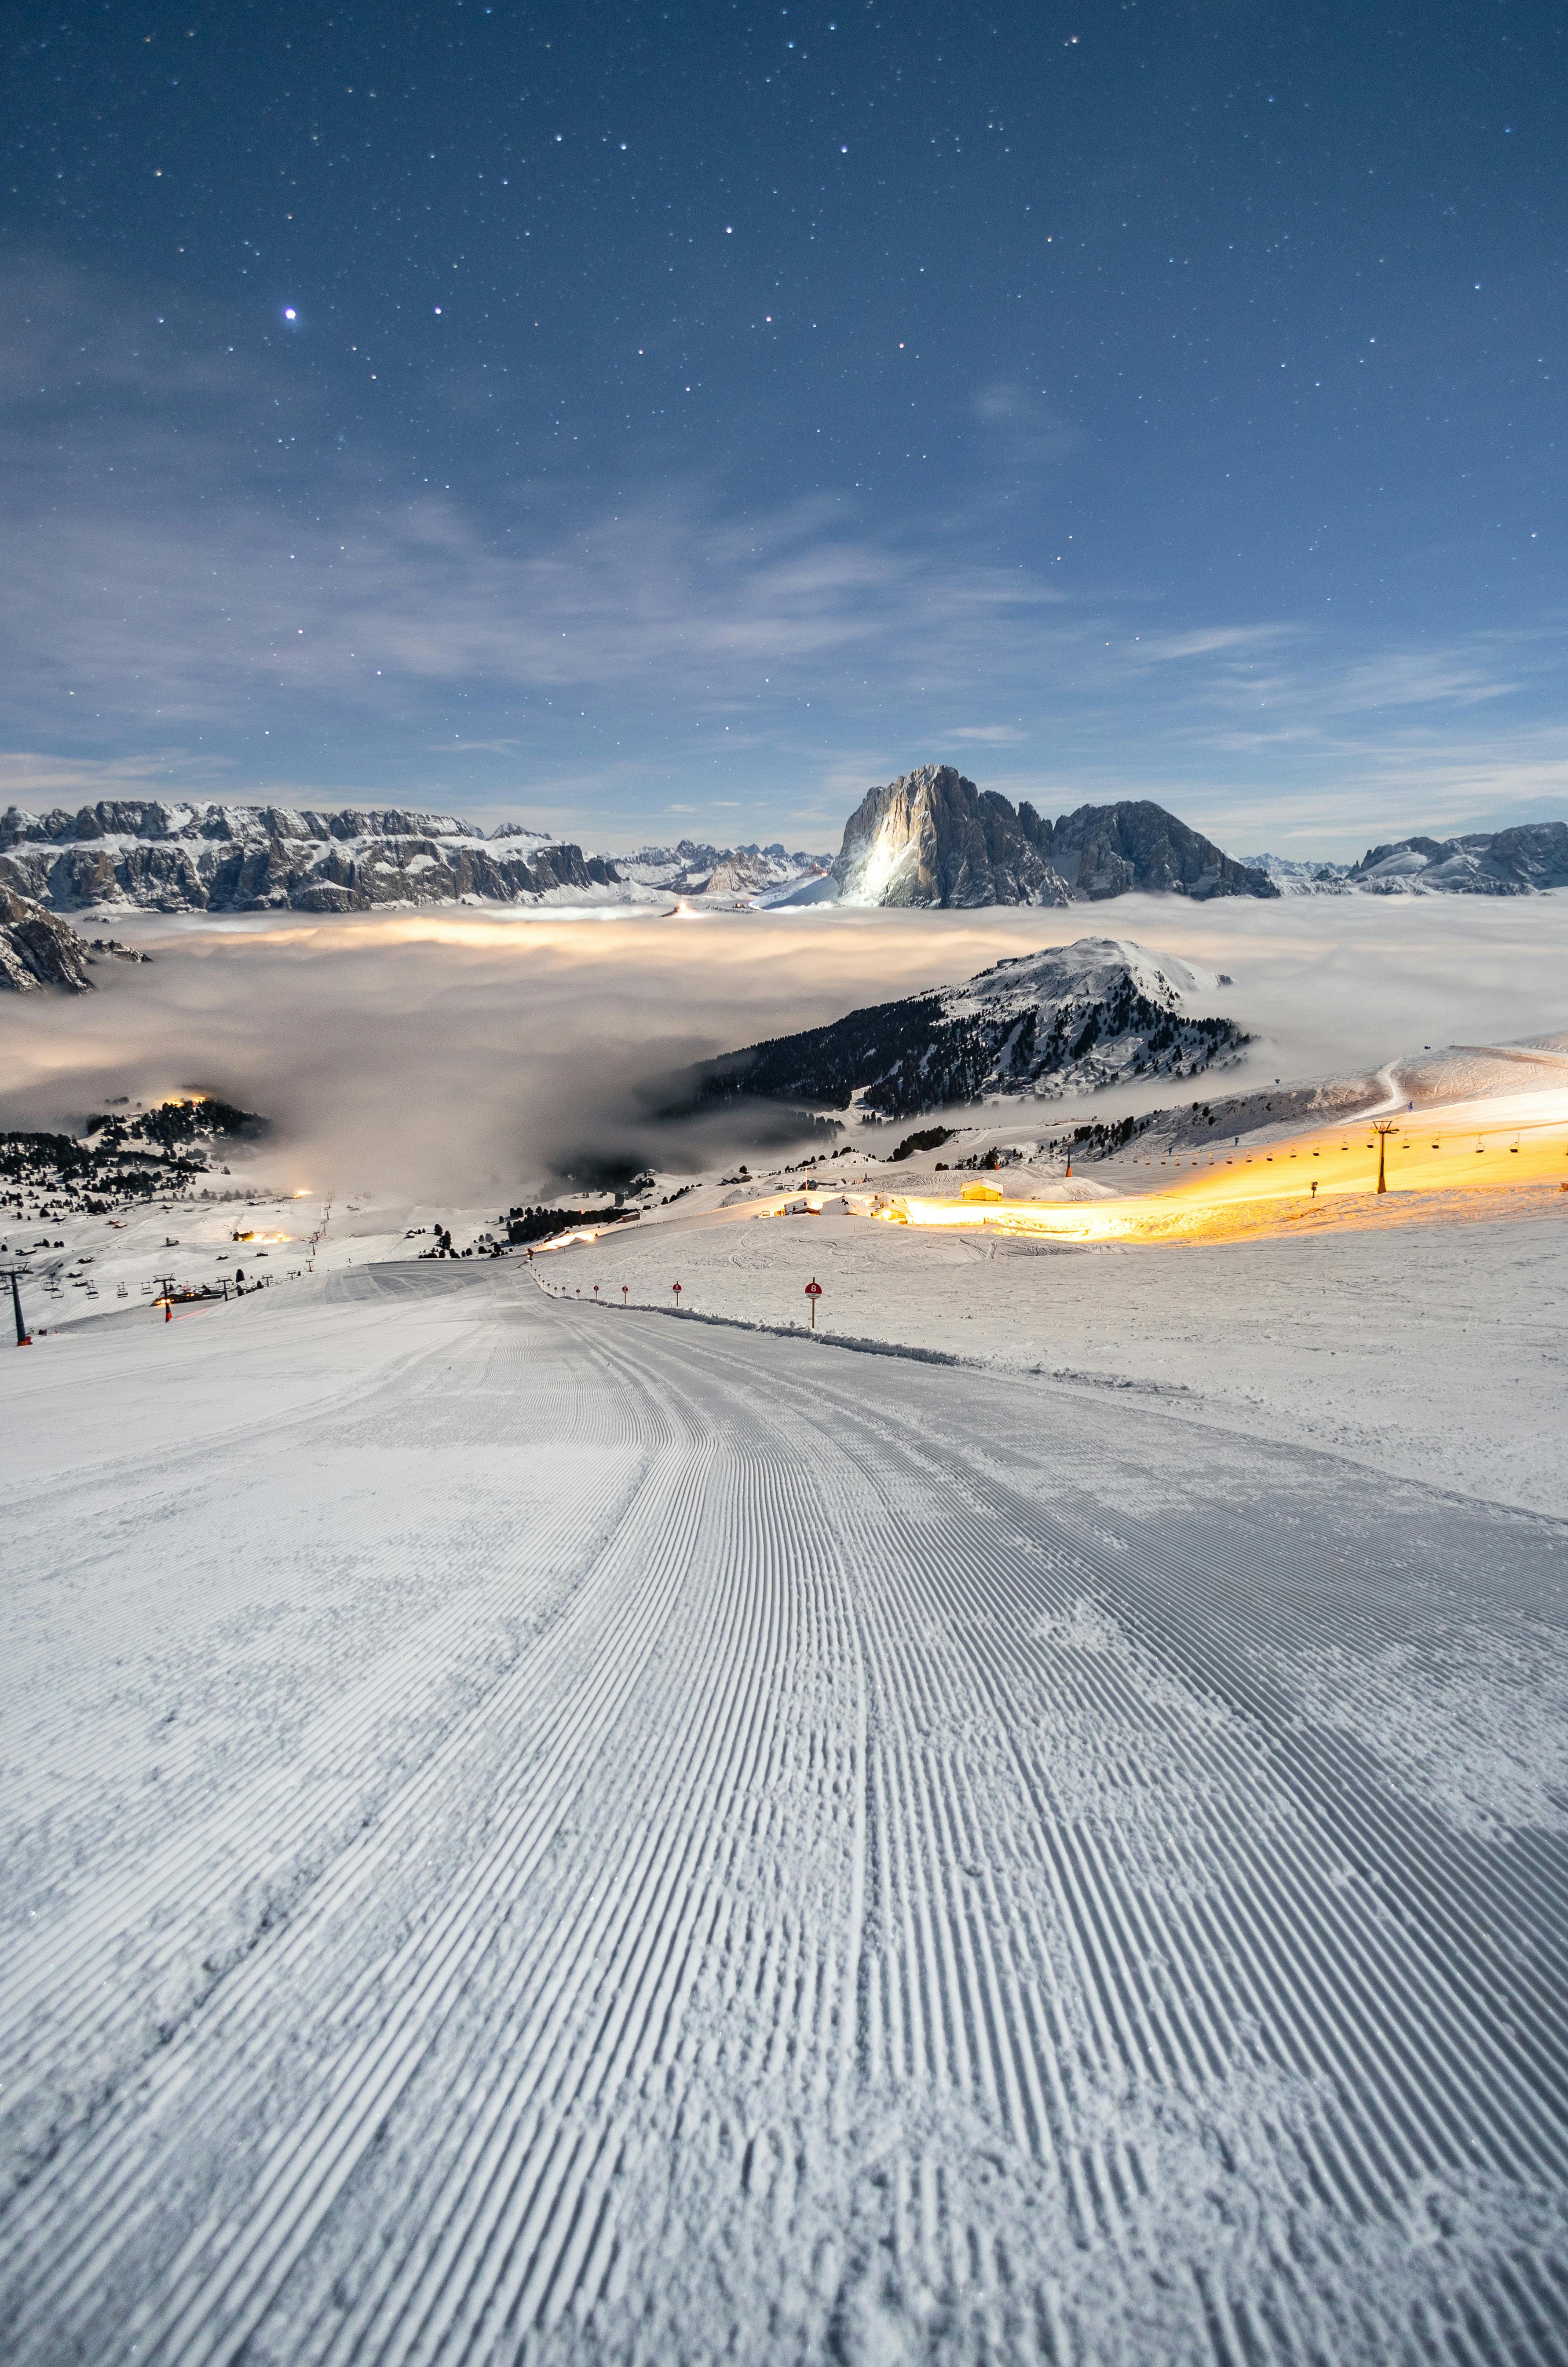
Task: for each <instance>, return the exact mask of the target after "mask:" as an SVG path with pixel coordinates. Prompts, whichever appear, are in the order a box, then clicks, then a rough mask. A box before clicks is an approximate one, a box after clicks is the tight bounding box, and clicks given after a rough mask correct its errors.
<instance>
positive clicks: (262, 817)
mask: <svg viewBox="0 0 1568 2367" xmlns="http://www.w3.org/2000/svg"><path fill="white" fill-rule="evenodd" d="M826 871H827V865H826V862H825V861H824V860H823V859H822V858H821V857H819V856H817V855H807V854H804V853H796V854H793V855H792V854H790V853H788V852H786V850H785V848H784V846H783V844H775V845H773V846H756V845H751V846H739V847H736V846H708V845H699V844H696V843H694V841H692V840H690V839H682V841H681V842H680V844H679V845H678V846H673V847H665V846H647V847H644V848H642V849H641V850H640V851H639V852H638V853H637V854H636V855H627V856H616V855H585V854H584V853H583V851H582V849H581V846H579V845H578V844H575V842H573V841H571V840H570V839H556V838H552V837H550V836H549V834H548V833H547V832H544V831H537V830H530V829H528V828H526V827H525V825H524V824H522V823H519V822H502V823H501V824H500V825H499V827H498V828H497V829H495V830H493V831H491V832H489V833H488V834H487V833H486V832H484V831H482V830H480V829H479V826H478V825H477V824H476V823H474V822H467V821H459V820H457V817H456V816H455V815H453V814H440V813H426V812H423V811H422V810H415V809H408V808H403V807H397V806H344V807H343V808H341V809H334V810H330V811H317V810H312V809H308V808H301V809H297V808H294V807H289V806H276V805H267V806H260V805H245V804H220V803H217V802H215V801H197V802H196V803H181V802H177V801H174V800H164V799H159V798H105V799H103V800H101V801H100V802H99V803H97V804H96V805H91V806H82V807H80V808H78V809H77V810H76V811H74V812H71V811H69V810H66V809H65V808H63V807H57V808H55V809H54V810H53V811H51V812H49V813H44V814H34V813H28V812H25V811H24V810H22V808H21V807H19V806H12V807H10V808H9V809H8V810H7V811H6V813H4V814H0V883H4V884H5V885H6V886H7V887H9V888H11V889H13V890H14V891H16V892H17V893H18V894H20V895H24V896H28V897H30V898H32V899H34V900H36V901H37V902H39V903H41V904H43V905H45V906H47V907H48V908H49V909H51V910H52V911H54V912H85V911H89V910H93V909H103V908H105V907H114V906H117V905H118V906H123V907H128V908H131V909H137V908H140V909H141V910H144V911H151V912H265V911H269V910H272V909H275V908H276V907H279V906H287V907H288V908H289V909H290V910H292V911H295V912H365V911H367V910H369V909H371V908H372V907H374V906H377V905H386V904H429V903H442V902H453V901H457V900H460V899H463V898H473V897H478V898H479V899H481V900H484V901H486V902H492V903H502V904H523V903H529V904H551V903H568V902H570V903H581V902H584V901H593V902H601V903H649V902H656V901H658V900H659V899H660V897H661V896H664V895H694V896H701V895H707V896H712V897H714V898H715V899H724V898H730V899H733V900H736V901H749V900H751V899H752V898H754V897H758V896H763V897H772V896H773V895H776V894H777V893H779V892H780V891H787V890H788V889H791V888H794V887H797V886H799V885H800V884H801V883H802V882H803V881H806V880H809V879H817V878H822V877H824V876H825V874H826Z"/></svg>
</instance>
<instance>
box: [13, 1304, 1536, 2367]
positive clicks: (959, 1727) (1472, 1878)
mask: <svg viewBox="0 0 1568 2367" xmlns="http://www.w3.org/2000/svg"><path fill="white" fill-rule="evenodd" d="M304 1287H305V1288H306V1289H308V1290H309V1292H310V1294H311V1295H310V1297H305V1296H302V1295H285V1294H279V1293H273V1294H270V1295H269V1296H267V1297H262V1298H259V1299H256V1300H253V1301H250V1302H247V1303H245V1304H243V1306H239V1307H231V1308H224V1309H216V1310H214V1311H213V1312H211V1313H209V1314H202V1315H198V1316H193V1317H191V1318H188V1319H185V1320H183V1321H181V1322H177V1323H175V1324H173V1325H169V1326H167V1327H164V1326H160V1325H157V1324H156V1323H152V1322H141V1321H139V1320H137V1319H129V1320H127V1321H125V1322H123V1323H120V1324H118V1325H107V1326H104V1327H102V1328H100V1329H99V1331H97V1332H96V1335H93V1336H91V1337H89V1336H87V1335H84V1336H83V1337H81V1338H80V1339H78V1340H76V1341H73V1342H62V1343H61V1344H60V1345H59V1347H58V1349H49V1350H46V1351H39V1352H34V1353H33V1354H32V1355H31V1356H26V1355H24V1356H14V1357H12V1358H10V1359H9V1360H7V1362H6V1365H5V1366H4V1367H0V1373H3V1379H0V1387H4V1390H5V1406H4V1418H5V1421H6V1435H7V1437H8V1439H10V1440H11V1441H12V1443H13V1445H14V1448H15V1450H16V1452H15V1453H14V1454H13V1456H12V1458H11V1460H10V1464H9V1472H10V1478H9V1481H8V1487H7V1501H6V1529H7V1535H8V1537H9V1538H10V1539H11V1541H12V1543H13V1546H14V1548H15V1550H14V1552H13V1553H12V1555H11V1556H10V1557H9V1559H8V1569H7V1583H8V1591H9V1599H10V1610H11V1634H12V1649H11V1651H10V1653H9V1654H8V1656H7V1664H6V1686H7V1692H8V1717H7V1733H8V1737H9V1744H8V1757H9V1760H10V1762H11V1792H12V1813H11V1816H10V1818H9V1819H8V1824H7V1852H8V1863H7V1866H6V1877H7V1878H6V1883H5V1886H4V1893H3V1896H4V1898H5V1901H6V1908H5V1911H6V1917H7V1920H8V1925H9V1928H8V1931H7V1935H6V1948H5V1951H4V1956H3V1959H0V1966H3V1969H0V2056H3V2059H4V2065H5V2068H4V2073H3V2075H0V2076H3V2079H4V2136H5V2166H6V2189H7V2192H8V2196H9V2200H8V2205H7V2207H6V2212H5V2216H4V2220H3V2222H0V2247H3V2250H0V2275H3V2277H4V2300H3V2303H0V2306H3V2307H4V2310H5V2322H6V2327H7V2329H8V2342H9V2348H10V2351H11V2354H12V2355H13V2356H16V2357H18V2358H22V2359H26V2360H27V2361H56V2360H59V2361H64V2360H67V2359H69V2360H73V2361H74V2360H79V2359H84V2358H89V2359H91V2360H93V2361H95V2362H104V2367H110V2362H118V2361H130V2360H131V2359H133V2358H134V2359H136V2360H138V2361H171V2362H172V2361H178V2362H180V2367H195V2362H200V2361H220V2360H221V2361H232V2360H234V2359H236V2358H239V2357H242V2356H243V2358H245V2359H246V2360H257V2361H259V2360H276V2361H288V2362H290V2367H298V2362H302V2361H328V2360H344V2361H346V2360H349V2359H353V2360H355V2361H400V2362H401V2361H414V2360H424V2359H436V2358H449V2359H455V2358H466V2359H472V2360H485V2361H502V2360H506V2361H523V2360H528V2361H557V2360H559V2361H610V2360H614V2361H649V2362H650V2367H651V2362H654V2361H660V2362H663V2361H670V2360H673V2359H682V2358H685V2359H693V2360H697V2359H702V2360H707V2359H713V2358H718V2357H733V2358H736V2359H744V2360H747V2361H794V2360H807V2359H822V2358H825V2357H839V2358H842V2359H848V2360H853V2361H890V2360H899V2359H934V2360H942V2361H946V2360H954V2361H956V2360H970V2359H975V2360H978V2359H981V2358H986V2359H990V2360H998V2359H1019V2360H1024V2359H1035V2358H1039V2357H1041V2356H1054V2357H1055V2358H1058V2359H1064V2360H1065V2359H1077V2360H1081V2361H1126V2362H1138V2363H1139V2367H1142V2362H1145V2361H1153V2360H1158V2361H1189V2360H1190V2361H1198V2360H1205V2361H1207V2360H1214V2361H1219V2360H1227V2361H1235V2360H1241V2359H1250V2360H1258V2361H1263V2360H1281V2361H1283V2360H1303V2359H1308V2358H1311V2359H1314V2360H1318V2361H1368V2360H1373V2359H1375V2360H1379V2361H1382V2360H1416V2359H1423V2358H1431V2359H1438V2358H1441V2359H1444V2360H1448V2359H1451V2358H1455V2357H1461V2356H1472V2357H1476V2358H1483V2357H1491V2358H1505V2357H1506V2358H1508V2359H1511V2360H1523V2359H1538V2360H1543V2361H1544V2360H1547V2359H1551V2358H1560V2357H1561V2356H1562V2345H1563V2342H1564V2339H1565V2337H1568V2314H1565V2309H1564V2300H1563V2293H1564V2285H1563V2273H1564V2264H1565V2245H1568V2225H1565V2214H1564V2174H1565V2172H1568V2127H1565V2121H1564V2106H1565V2103H1568V2083H1565V2080H1564V2074H1563V2068H1562V2065H1563V2039H1564V2035H1565V2033H1564V2027H1563V2023H1564V2014H1563V1994H1562V1980H1561V1896H1562V1882H1563V1876H1564V1873H1565V1871H1568V1867H1565V1863H1564V1855H1565V1848H1568V1842H1565V1837H1564V1832H1563V1821H1564V1818H1563V1805H1564V1804H1563V1795H1562V1768H1561V1765H1560V1760H1561V1755H1562V1740H1561V1738H1562V1733H1563V1732H1564V1730H1565V1721H1568V1655H1565V1653H1564V1648H1563V1634H1562V1574H1563V1572H1562V1558H1563V1537H1562V1531H1561V1530H1560V1529H1559V1528H1558V1527H1557V1526H1556V1525H1555V1524H1553V1523H1542V1522H1540V1521H1539V1520H1535V1519H1528V1518H1522V1517H1519V1516H1517V1515H1514V1514H1508V1513H1505V1512H1499V1511H1497V1510H1496V1509H1495V1508H1492V1507H1487V1506H1484V1505H1473V1504H1466V1503H1463V1502H1460V1501H1455V1500H1453V1499H1451V1498H1447V1497H1444V1496H1442V1495H1440V1494H1437V1493H1434V1492H1432V1491H1429V1490H1427V1489H1420V1488H1416V1487H1401V1486H1394V1485H1390V1484H1389V1483H1387V1482H1377V1483H1371V1484H1370V1483H1369V1482H1368V1480H1367V1479H1366V1478H1365V1476H1364V1475H1362V1474H1360V1473H1359V1472H1357V1471H1355V1470H1354V1469H1352V1468H1349V1467H1347V1466H1345V1465H1343V1464H1341V1463H1339V1462H1337V1461H1336V1460H1334V1459H1333V1458H1329V1457H1325V1456H1322V1455H1314V1454H1311V1453H1309V1452H1305V1451H1303V1450H1302V1449H1300V1448H1296V1447H1292V1446H1287V1445H1280V1446H1275V1447H1270V1448H1267V1449H1264V1448H1260V1447H1259V1446H1258V1444H1257V1443H1256V1442H1241V1441H1238V1440H1236V1439H1235V1438H1234V1437H1232V1436H1230V1435H1228V1434H1227V1433H1225V1432H1224V1431H1223V1430H1221V1429H1218V1428H1215V1429H1211V1430H1209V1431H1207V1432H1205V1433H1203V1434H1202V1436H1201V1439H1200V1437H1199V1435H1198V1433H1196V1432H1195V1431H1194V1430H1193V1429H1192V1428H1190V1427H1189V1426H1182V1425H1176V1424H1173V1423H1171V1422H1170V1421H1168V1420H1167V1419H1165V1418H1164V1417H1163V1416H1162V1415H1161V1414H1160V1413H1159V1412H1158V1411H1157V1410H1146V1409H1144V1408H1142V1407H1137V1406H1133V1405H1129V1404H1127V1403H1125V1402H1123V1403H1122V1404H1120V1405H1118V1406H1117V1408H1116V1409H1115V1412H1114V1416H1113V1417H1112V1416H1111V1415H1110V1414H1108V1412H1107V1410H1106V1409H1105V1407H1104V1406H1103V1405H1102V1404H1099V1403H1091V1402H1089V1401H1086V1400H1085V1399H1081V1398H1078V1397H1077V1396H1075V1395H1074V1394H1072V1393H1071V1392H1070V1391H1067V1390H1064V1389H1055V1388H1052V1387H1050V1386H1049V1385H1046V1384H1043V1383H1040V1382H1032V1383H1021V1382H1019V1381H1017V1380H1013V1381H1003V1380H1000V1379H991V1378H987V1377H986V1376H976V1375H970V1374H964V1375H963V1376H956V1375H954V1374H953V1372H951V1371H942V1370H940V1369H933V1368H931V1367H927V1366H921V1365H908V1364H902V1363H898V1362H896V1361H894V1360H890V1359H880V1358H879V1359H876V1360H872V1359H868V1358H863V1357H851V1356H848V1355H842V1354H840V1353H837V1352H835V1351H833V1350H831V1349H821V1348H813V1347H811V1346H809V1345H808V1344H807V1342H789V1341H779V1340H774V1339H767V1338H756V1337H748V1336H744V1335H740V1334H732V1333H727V1332H723V1331H716V1330H714V1329H711V1328H708V1327H703V1326H698V1325H694V1324H682V1323H678V1322H675V1321H671V1320H669V1319H658V1318H655V1317H653V1316H651V1315H641V1316H638V1315H636V1314H630V1315H621V1314H619V1313H616V1314H611V1313H609V1312H607V1311H595V1312H592V1313H590V1312H589V1311H587V1310H579V1309H577V1308H575V1306H574V1307H573V1308H570V1309H568V1308H562V1307H560V1306H558V1305H557V1304H552V1303H551V1302H550V1301H549V1300H548V1299H547V1298H546V1297H544V1296H543V1295H542V1293H540V1292H538V1291H537V1290H536V1289H535V1288H534V1287H532V1286H531V1285H530V1284H529V1282H528V1280H527V1278H526V1276H525V1274H520V1273H518V1272H517V1271H516V1270H515V1269H513V1270H508V1271H506V1272H505V1273H502V1274H498V1273H497V1272H496V1271H495V1270H494V1269H477V1268H470V1269H469V1270H468V1271H467V1272H464V1271H459V1270H453V1269H446V1270H442V1269H436V1268H429V1267H427V1268H423V1269H421V1268H417V1267H414V1268H410V1267H402V1268H396V1267H387V1268H381V1269H378V1270H376V1271H373V1272H367V1273H365V1274H358V1275H356V1276H355V1277H354V1278H353V1279H352V1280H350V1279H349V1278H348V1277H334V1278H333V1280H332V1281H331V1282H330V1283H321V1282H318V1283H316V1284H314V1285H306V1286H304ZM89 1604H90V1606H91V1615H90V1616H88V1615H84V1614H85V1609H86V1606H88V1605H89Z"/></svg>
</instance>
